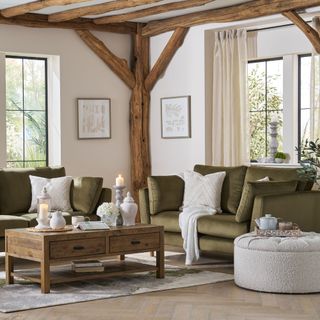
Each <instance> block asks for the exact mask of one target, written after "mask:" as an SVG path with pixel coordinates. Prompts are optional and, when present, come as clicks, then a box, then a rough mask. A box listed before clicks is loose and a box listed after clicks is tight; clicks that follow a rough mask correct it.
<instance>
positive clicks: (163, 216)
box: [151, 211, 180, 233]
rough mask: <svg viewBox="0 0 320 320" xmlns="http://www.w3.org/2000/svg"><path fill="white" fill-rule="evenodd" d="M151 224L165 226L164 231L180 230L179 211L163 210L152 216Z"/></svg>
mask: <svg viewBox="0 0 320 320" xmlns="http://www.w3.org/2000/svg"><path fill="white" fill-rule="evenodd" d="M151 224H156V225H158V226H164V231H169V232H179V233H180V227H179V211H163V212H161V213H158V214H156V215H152V216H151Z"/></svg>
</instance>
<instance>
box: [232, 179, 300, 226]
mask: <svg viewBox="0 0 320 320" xmlns="http://www.w3.org/2000/svg"><path fill="white" fill-rule="evenodd" d="M297 184H298V181H296V180H292V181H268V182H265V181H255V182H251V181H248V182H247V183H246V185H245V187H244V188H243V193H242V197H241V201H240V205H239V208H238V211H237V214H236V221H237V222H245V221H250V220H251V215H252V208H253V202H254V198H255V197H256V196H258V195H264V194H282V193H289V192H295V190H296V189H297Z"/></svg>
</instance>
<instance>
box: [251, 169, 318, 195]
mask: <svg viewBox="0 0 320 320" xmlns="http://www.w3.org/2000/svg"><path fill="white" fill-rule="evenodd" d="M266 176H267V177H269V179H270V181H291V180H297V181H298V185H297V191H309V190H311V188H312V185H313V183H312V184H310V183H308V182H306V181H301V178H300V177H299V175H298V172H297V169H296V168H272V167H262V166H261V167H259V166H252V167H249V168H248V170H247V173H246V177H245V183H246V182H248V181H257V180H259V179H261V178H264V177H266Z"/></svg>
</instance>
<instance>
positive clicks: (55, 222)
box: [50, 211, 66, 229]
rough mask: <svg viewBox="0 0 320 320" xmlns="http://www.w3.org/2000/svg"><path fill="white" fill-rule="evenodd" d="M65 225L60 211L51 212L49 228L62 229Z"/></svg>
mask: <svg viewBox="0 0 320 320" xmlns="http://www.w3.org/2000/svg"><path fill="white" fill-rule="evenodd" d="M65 226H66V220H65V218H64V217H63V215H62V212H61V211H56V212H52V217H51V219H50V227H51V229H63V228H64V227H65Z"/></svg>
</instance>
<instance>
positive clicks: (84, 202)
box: [71, 177, 103, 214]
mask: <svg viewBox="0 0 320 320" xmlns="http://www.w3.org/2000/svg"><path fill="white" fill-rule="evenodd" d="M102 183H103V179H102V178H99V177H76V178H73V184H72V185H71V206H72V208H73V209H74V210H76V211H81V212H83V213H85V214H92V213H93V211H94V209H95V208H96V206H97V203H98V200H99V197H100V194H101V191H102Z"/></svg>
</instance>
